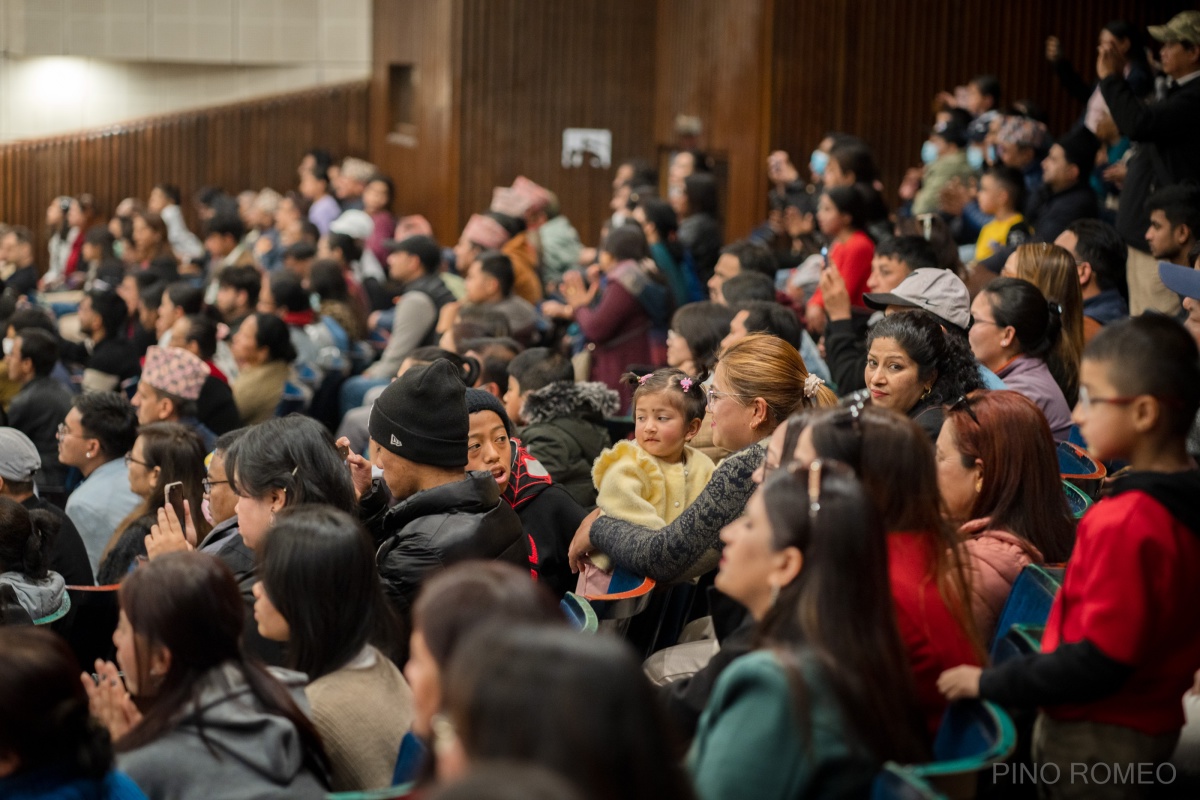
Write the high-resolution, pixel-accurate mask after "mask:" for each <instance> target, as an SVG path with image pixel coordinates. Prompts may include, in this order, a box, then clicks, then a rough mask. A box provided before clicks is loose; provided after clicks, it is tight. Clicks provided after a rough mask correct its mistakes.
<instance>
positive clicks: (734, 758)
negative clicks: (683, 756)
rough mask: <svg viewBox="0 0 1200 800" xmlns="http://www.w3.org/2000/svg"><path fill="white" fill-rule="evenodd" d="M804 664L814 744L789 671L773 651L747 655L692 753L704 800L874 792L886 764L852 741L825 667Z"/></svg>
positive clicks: (732, 671) (805, 660)
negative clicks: (824, 675)
mask: <svg viewBox="0 0 1200 800" xmlns="http://www.w3.org/2000/svg"><path fill="white" fill-rule="evenodd" d="M801 659H802V660H801V663H800V669H801V673H802V674H803V676H804V680H805V683H806V684H807V685H808V689H809V694H808V703H809V713H810V716H811V725H812V727H811V731H812V740H811V743H810V742H809V741H808V740H806V739H805V738H804V733H803V731H802V729H801V727H800V725H799V724H798V722H797V720H796V715H795V712H794V710H793V709H794V700H793V697H792V692H791V689H790V687H789V685H788V678H787V673H786V672H785V671H784V668H783V665H782V664H781V663H780V662H779V659H778V657H777V656H776V655H775V654H774V653H773V652H771V651H767V650H758V651H755V652H753V653H749V654H747V655H744V656H742V657H741V658H739V659H737V660H736V661H734V662H733V663H732V664H730V665H729V667H728V668H727V669H726V670H725V672H724V673H722V675H721V677H720V678H719V679H718V680H717V685H716V688H715V689H714V690H713V694H712V697H710V698H709V701H708V706H707V707H706V708H705V709H704V714H703V715H702V716H701V717H700V725H699V728H698V730H697V732H696V738H695V739H694V740H693V742H692V749H691V752H689V753H688V767H689V769H690V770H691V772H692V777H693V779H694V781H695V785H696V794H697V795H698V796H699V797H700V798H702V800H718V798H720V800H739V799H740V798H746V800H772V799H773V798H779V800H785V798H798V797H823V798H828V797H867V796H868V795H869V794H870V790H871V782H872V780H873V779H874V777H875V773H876V772H877V771H878V769H879V766H878V765H877V764H875V763H874V761H873V759H871V758H870V757H869V756H868V755H867V754H866V753H865V752H863V751H862V750H861V748H856V747H855V745H854V742H852V741H850V738H849V737H850V736H851V734H850V732H849V731H847V730H846V728H845V726H844V725H843V724H842V714H841V709H840V708H839V707H838V703H837V699H836V698H835V697H834V696H833V692H832V690H831V689H830V688H829V687H828V686H827V684H826V683H825V681H824V680H823V678H822V671H821V668H820V667H819V666H818V665H817V663H816V662H815V660H813V659H812V658H811V657H805V656H801ZM855 750H857V752H854V751H855Z"/></svg>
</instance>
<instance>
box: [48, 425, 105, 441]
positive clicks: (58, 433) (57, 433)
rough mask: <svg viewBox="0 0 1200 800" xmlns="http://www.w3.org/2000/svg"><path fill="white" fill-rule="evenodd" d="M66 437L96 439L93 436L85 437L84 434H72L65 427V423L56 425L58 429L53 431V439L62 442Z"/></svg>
mask: <svg viewBox="0 0 1200 800" xmlns="http://www.w3.org/2000/svg"><path fill="white" fill-rule="evenodd" d="M68 436H74V437H75V438H76V439H95V438H96V437H95V436H87V435H86V434H82V433H74V432H72V431H71V429H70V428H68V427H67V423H65V422H60V423H58V427H57V428H55V429H54V438H55V439H56V440H58V441H62V440H63V439H65V438H67V437H68Z"/></svg>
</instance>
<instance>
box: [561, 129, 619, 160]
mask: <svg viewBox="0 0 1200 800" xmlns="http://www.w3.org/2000/svg"><path fill="white" fill-rule="evenodd" d="M585 163H586V164H587V165H588V166H589V167H597V168H599V169H608V168H609V167H610V166H612V131H609V130H604V129H603V128H566V129H564V130H563V145H562V165H563V168H564V169H570V168H572V167H582V166H583V165H584V164H585Z"/></svg>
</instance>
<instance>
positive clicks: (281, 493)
mask: <svg viewBox="0 0 1200 800" xmlns="http://www.w3.org/2000/svg"><path fill="white" fill-rule="evenodd" d="M267 501H268V502H269V503H270V504H271V510H272V511H282V510H283V507H284V506H285V505H287V489H272V490H271V493H270V494H268V495H267Z"/></svg>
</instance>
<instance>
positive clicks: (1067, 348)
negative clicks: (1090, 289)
mask: <svg viewBox="0 0 1200 800" xmlns="http://www.w3.org/2000/svg"><path fill="white" fill-rule="evenodd" d="M1000 274H1001V275H1002V276H1004V277H1005V278H1021V279H1022V280H1026V281H1029V282H1030V283H1032V284H1033V285H1034V286H1036V287H1037V288H1038V289H1040V290H1041V292H1042V294H1044V295H1045V296H1046V299H1047V300H1051V301H1053V302H1055V303H1058V305H1059V307H1060V308H1062V335H1061V336H1060V337H1059V340H1058V344H1057V345H1056V346H1055V350H1056V352H1057V354H1058V358H1057V359H1056V360H1055V361H1054V362H1053V363H1055V364H1056V365H1057V366H1056V368H1055V370H1054V371H1053V372H1054V380H1055V382H1056V383H1057V384H1058V386H1059V388H1060V389H1062V391H1063V396H1064V397H1066V398H1067V402H1068V403H1069V404H1070V405H1071V406H1074V405H1075V400H1076V399H1077V398H1078V395H1079V361H1080V359H1081V358H1082V357H1083V343H1084V341H1085V339H1086V337H1087V336H1088V335H1093V336H1094V335H1095V334H1096V331H1095V330H1092V331H1088V326H1089V324H1090V325H1093V326H1095V327H1096V329H1097V330H1099V327H1100V323H1098V322H1096V321H1095V320H1092V319H1088V318H1086V317H1084V316H1083V290H1082V289H1080V288H1079V271H1078V268H1077V267H1076V265H1075V257H1074V256H1073V255H1071V254H1070V253H1069V252H1068V251H1067V250H1066V249H1064V248H1062V247H1059V246H1058V245H1056V244H1046V243H1044V242H1039V243H1037V244H1023V245H1021V246H1020V247H1018V248H1017V249H1016V250H1015V251H1014V252H1013V254H1012V255H1011V256H1009V257H1008V261H1006V262H1004V271H1003V272H1001V273H1000ZM1047 363H1050V362H1047Z"/></svg>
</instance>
